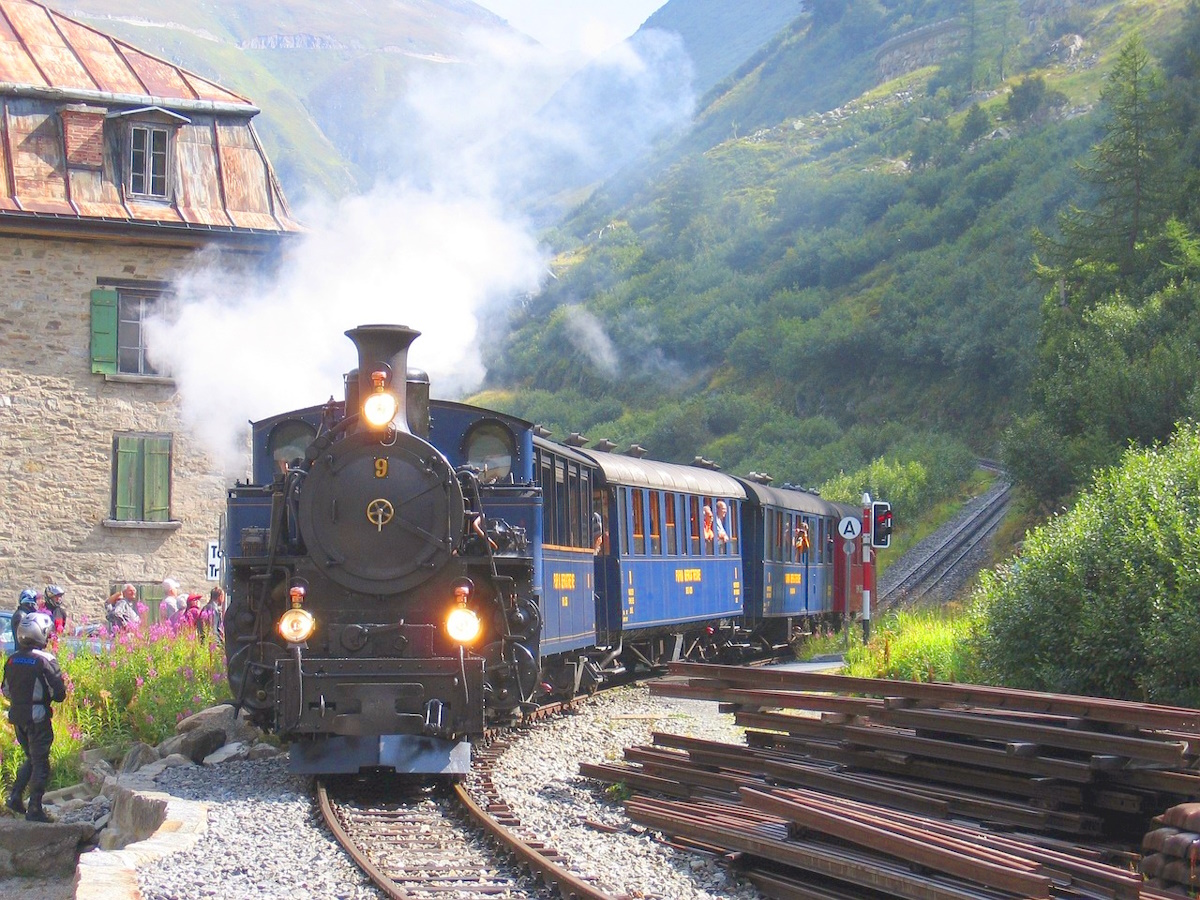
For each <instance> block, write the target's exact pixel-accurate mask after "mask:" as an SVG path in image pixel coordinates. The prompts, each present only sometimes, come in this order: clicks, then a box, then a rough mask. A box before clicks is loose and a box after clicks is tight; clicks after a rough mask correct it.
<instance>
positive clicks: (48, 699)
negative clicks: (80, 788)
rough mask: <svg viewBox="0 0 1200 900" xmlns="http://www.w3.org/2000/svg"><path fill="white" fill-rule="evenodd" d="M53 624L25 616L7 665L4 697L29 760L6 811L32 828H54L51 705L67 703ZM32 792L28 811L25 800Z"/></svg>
mask: <svg viewBox="0 0 1200 900" xmlns="http://www.w3.org/2000/svg"><path fill="white" fill-rule="evenodd" d="M53 631H54V620H53V619H51V618H50V616H48V615H46V613H44V612H32V613H27V614H26V615H24V616H22V618H21V624H20V625H18V626H17V632H16V634H17V652H16V653H13V654H12V655H11V656H9V657H8V659H6V660H5V661H4V680H3V681H2V682H0V691H2V692H3V693H4V696H5V697H7V698H8V703H9V707H8V721H9V722H11V723H12V726H13V730H14V731H16V733H17V743H18V744H19V745H20V747H21V749H22V750H23V751H24V752H25V759H24V761H23V762H22V763H21V765H20V767H19V768H18V769H17V774H16V777H15V778H14V779H13V787H12V792H11V793H10V794H9V795H8V797H7V799H6V801H5V802H6V805H7V806H8V808H9V809H11V810H12V811H13V812H15V813H23V814H24V815H25V818H26V819H27V820H28V821H30V822H51V821H53V819H51V818H50V816H48V815H47V814H46V811H45V810H44V809H43V808H42V795H43V794H45V793H46V785H47V784H48V783H49V781H50V747H51V745H53V743H54V726H53V724H52V722H51V720H52V718H53V710H52V708H51V704H52V703H59V702H62V701H63V700H65V699H66V698H67V686H66V683H65V682H64V681H63V676H62V670H61V669H60V668H59V667H58V660H56V659H55V658H54V655H53V654H52V653H49V652H48V651H47V650H46V642H47V641H49V640H50V635H51V633H52V632H53ZM26 787H28V788H29V806H28V807H26V805H25V802H24V800H23V794H24V793H25V788H26Z"/></svg>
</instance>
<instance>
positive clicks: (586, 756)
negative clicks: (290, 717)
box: [138, 687, 761, 900]
mask: <svg viewBox="0 0 1200 900" xmlns="http://www.w3.org/2000/svg"><path fill="white" fill-rule="evenodd" d="M654 731H664V732H670V733H674V734H684V735H689V736H693V737H700V738H706V739H711V740H721V741H726V742H730V743H742V736H741V730H740V729H738V728H736V727H735V726H734V725H733V717H732V716H730V715H726V714H721V713H718V712H717V704H715V703H710V702H705V701H693V700H676V699H669V698H658V697H655V698H651V697H650V696H649V691H648V690H647V689H646V688H645V687H626V688H618V689H616V690H613V691H609V692H606V693H604V694H603V695H601V696H598V697H596V698H593V699H592V700H591V701H589V702H588V703H585V704H582V705H581V706H580V708H579V710H578V711H576V712H574V713H570V714H567V715H564V716H561V717H556V718H554V719H551V720H549V721H548V722H544V723H541V724H539V726H538V727H537V728H536V729H534V730H533V731H531V733H529V734H528V735H526V736H523V737H521V738H520V739H519V740H518V741H516V743H515V744H514V745H513V746H512V747H511V748H510V749H508V750H507V751H506V752H505V754H504V756H503V757H502V759H501V760H500V762H499V763H498V765H497V767H496V770H495V772H494V773H493V778H494V781H495V784H496V786H497V788H498V789H499V791H500V793H501V795H502V796H503V797H504V798H505V800H507V801H508V803H509V805H510V806H511V807H512V809H513V811H514V812H515V813H516V814H517V815H518V816H519V817H520V819H521V823H522V826H523V828H524V830H525V831H526V832H527V833H529V834H533V835H536V836H537V837H538V839H539V840H541V841H543V842H544V843H546V844H548V845H550V846H553V847H555V848H556V849H558V850H559V851H560V852H561V853H563V854H564V855H566V856H567V857H568V858H569V859H570V860H572V862H573V864H574V866H575V867H576V868H577V869H578V870H579V871H580V872H582V873H583V874H584V875H586V876H588V877H591V878H594V879H595V881H596V883H597V884H598V885H599V886H600V887H601V888H602V889H603V890H605V891H608V892H609V893H611V894H613V895H614V896H618V897H619V896H622V895H625V896H628V897H631V898H646V900H709V898H713V900H716V898H720V900H758V898H759V897H761V894H759V893H758V891H757V890H755V888H754V887H753V886H752V885H750V884H749V883H748V882H743V881H740V880H738V879H736V877H734V876H731V874H730V873H729V872H728V871H727V870H726V869H725V868H724V867H722V866H720V865H718V864H716V862H715V861H713V860H711V859H707V858H705V857H702V856H699V855H695V854H690V853H685V852H682V851H679V850H676V849H674V848H671V847H668V846H666V845H665V844H664V843H663V842H662V841H661V840H660V839H659V836H658V835H656V834H654V833H652V832H647V831H646V830H644V829H641V828H640V827H637V826H632V825H631V824H630V822H629V820H628V819H627V818H626V816H625V814H624V811H623V809H622V807H621V804H620V802H618V801H610V800H609V799H608V798H607V794H606V787H607V786H606V785H604V784H601V783H598V782H595V781H592V780H591V779H587V778H583V777H582V776H580V775H579V764H580V763H581V762H613V761H616V760H619V759H621V757H622V752H623V750H624V749H625V748H626V747H628V746H632V745H635V744H645V743H649V741H650V735H651V733H652V732H654ZM309 783H310V780H309V778H307V777H301V776H292V775H289V774H287V759H286V757H277V758H274V759H267V760H259V761H255V762H250V761H237V762H227V763H221V764H219V765H215V766H192V767H181V768H173V769H167V770H166V771H164V772H163V773H162V774H161V775H160V776H159V777H158V782H157V784H158V786H159V788H160V789H161V790H163V791H166V792H167V793H170V794H172V795H173V796H176V797H179V798H180V799H184V800H198V801H204V802H206V803H207V804H208V805H209V811H208V831H207V833H206V834H204V835H203V836H202V837H201V838H200V840H199V841H198V842H197V843H196V845H195V846H194V847H193V848H192V849H191V850H188V851H182V852H179V853H176V854H174V855H171V856H167V857H164V858H162V859H160V860H159V861H157V862H156V863H154V864H152V865H147V866H145V867H143V868H141V869H139V871H138V881H139V885H140V888H141V891H142V894H143V897H144V900H211V898H216V897H219V898H220V900H318V898H338V900H374V898H378V897H382V894H381V893H380V892H379V891H377V890H376V889H375V888H374V887H373V886H372V885H371V884H370V882H369V881H368V880H367V879H366V877H365V876H363V875H362V874H361V873H360V872H359V871H358V870H357V869H356V868H355V867H354V866H353V864H352V863H351V862H350V861H349V859H348V858H347V857H346V856H345V854H344V853H343V852H342V851H341V850H340V849H339V848H338V847H337V845H336V843H335V842H334V840H333V838H332V836H330V835H329V834H328V833H327V832H326V831H325V829H324V827H323V826H322V824H321V822H320V814H319V812H318V811H317V810H316V808H315V806H314V804H313V801H312V799H311V794H310V790H309ZM588 822H593V823H601V824H603V825H606V826H611V827H612V828H615V829H619V830H617V831H612V832H609V831H607V830H603V829H597V828H594V827H589V826H588V825H587V824H586V823H588ZM446 900H450V897H447V898H446Z"/></svg>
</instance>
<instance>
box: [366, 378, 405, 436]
mask: <svg viewBox="0 0 1200 900" xmlns="http://www.w3.org/2000/svg"><path fill="white" fill-rule="evenodd" d="M371 382H372V383H373V384H374V385H375V392H374V393H373V394H368V395H367V397H366V399H365V400H363V403H362V414H363V418H364V419H366V420H367V422H368V423H369V424H370V425H371V426H372V427H374V428H383V427H384V426H386V425H389V424H390V423H391V421H392V420H393V419H394V418H396V413H397V412H398V411H399V409H400V401H399V400H398V399H397V398H396V395H395V394H393V393H392V392H391V391H389V390H388V389H387V384H388V373H387V372H372V373H371Z"/></svg>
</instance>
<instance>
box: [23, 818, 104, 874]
mask: <svg viewBox="0 0 1200 900" xmlns="http://www.w3.org/2000/svg"><path fill="white" fill-rule="evenodd" d="M95 836H96V829H95V828H94V827H93V826H92V824H91V823H90V822H68V823H60V822H52V823H50V824H45V823H41V822H26V821H25V820H24V819H15V818H4V819H0V878H8V877H11V876H14V875H18V876H21V877H24V878H46V877H51V876H63V875H70V874H71V873H72V872H74V871H75V863H76V860H78V858H79V853H80V851H81V850H82V849H83V848H84V847H85V846H87V845H89V844H91V843H92V842H93V841H94V840H95Z"/></svg>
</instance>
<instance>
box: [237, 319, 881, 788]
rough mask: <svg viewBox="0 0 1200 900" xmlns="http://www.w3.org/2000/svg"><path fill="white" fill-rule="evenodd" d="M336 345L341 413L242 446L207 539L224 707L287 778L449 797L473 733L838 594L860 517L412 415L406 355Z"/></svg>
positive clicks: (686, 473)
mask: <svg viewBox="0 0 1200 900" xmlns="http://www.w3.org/2000/svg"><path fill="white" fill-rule="evenodd" d="M346 335H347V336H348V337H349V338H350V339H351V340H352V341H353V342H354V344H355V346H356V348H357V351H358V368H357V369H355V370H354V371H352V372H350V373H349V374H348V375H347V376H346V379H345V394H344V399H342V400H333V399H331V400H330V401H329V402H328V403H326V404H324V405H319V406H312V407H308V408H305V409H299V410H294V411H291V412H286V413H282V414H280V415H277V416H273V417H271V418H269V419H265V420H263V421H260V422H255V423H253V425H252V447H253V452H252V477H251V479H250V480H249V482H247V483H241V482H239V483H238V484H236V485H235V486H234V487H232V488H231V489H230V491H229V496H228V507H227V515H226V524H225V532H224V535H223V544H224V553H225V559H226V587H227V591H228V597H229V607H228V610H227V613H226V622H225V625H226V654H227V662H228V673H229V682H230V686H231V689H232V691H233V694H234V697H235V699H236V700H237V702H238V703H239V704H241V705H242V707H243V708H245V709H246V710H248V711H249V713H250V714H251V716H252V718H253V720H254V721H255V722H256V723H257V724H259V725H260V726H262V727H263V728H265V729H268V730H270V731H273V732H275V733H277V734H278V735H279V736H280V737H281V738H284V739H286V740H289V741H290V742H291V763H290V765H291V769H292V771H294V772H298V773H312V774H335V773H359V772H364V771H374V770H394V771H396V772H398V773H436V774H447V775H454V774H462V773H465V772H466V771H468V770H469V767H470V761H471V742H472V741H473V740H477V739H478V738H479V737H480V736H481V735H483V734H484V733H485V730H486V729H487V728H488V727H490V726H491V725H493V724H499V723H504V722H510V721H513V720H515V719H517V718H519V717H521V716H522V715H524V714H526V713H528V712H530V711H532V710H533V709H536V708H537V706H538V705H539V704H541V703H544V702H547V701H550V700H552V699H564V698H569V697H572V696H574V695H576V694H578V693H580V692H587V691H591V690H595V689H596V688H597V687H598V686H600V685H601V684H603V683H605V682H606V681H607V680H610V679H612V678H613V677H615V676H617V675H619V674H621V673H624V672H627V671H629V670H632V669H639V668H641V669H654V668H655V667H659V666H661V665H663V664H664V663H666V662H668V661H671V660H674V659H685V658H686V659H693V660H717V659H720V660H729V659H737V658H739V657H740V656H742V655H745V654H748V653H752V652H755V651H756V650H759V649H762V648H769V647H772V646H778V645H780V644H782V643H784V642H786V641H787V640H788V639H789V638H790V637H791V636H792V634H793V631H794V630H795V629H796V628H797V626H798V625H803V624H804V623H806V622H811V621H814V620H816V619H817V618H819V617H825V616H838V615H840V614H843V613H845V612H846V611H847V606H848V598H851V597H853V596H854V595H855V593H856V590H857V591H861V568H860V564H859V563H858V560H859V559H860V554H857V553H851V552H849V550H850V549H852V547H851V546H850V545H847V546H845V547H844V546H843V544H844V543H845V542H843V541H842V540H841V538H840V536H839V535H838V531H837V528H836V525H837V523H838V521H839V519H840V518H842V517H843V516H845V515H848V514H849V515H856V514H859V513H860V512H861V511H857V510H854V509H852V508H849V507H844V506H840V505H837V504H833V503H829V502H827V501H825V500H823V499H821V498H820V497H819V496H817V495H816V494H814V493H809V492H804V491H800V490H791V489H781V488H773V487H771V486H770V485H769V484H768V483H767V480H768V479H766V478H765V477H761V476H754V477H748V478H735V477H732V476H729V475H726V474H723V473H721V472H719V471H717V469H716V467H715V466H712V465H711V464H707V463H706V462H705V461H703V460H698V461H697V463H698V464H696V465H691V466H685V465H677V464H672V463H665V462H657V461H652V460H649V459H647V458H645V455H644V453H642V452H641V451H640V448H637V447H634V448H631V450H630V451H629V452H626V453H614V452H612V451H613V450H614V449H615V448H614V447H613V446H612V445H611V444H609V443H608V442H601V443H600V444H599V445H594V446H592V447H591V448H588V449H585V447H584V445H585V444H586V443H587V441H586V439H583V438H580V437H579V436H578V435H572V436H571V437H570V438H569V439H568V440H567V441H565V442H555V441H551V440H550V439H549V436H548V434H547V433H546V432H545V430H544V429H541V428H539V427H538V426H535V425H533V424H531V423H529V422H526V421H523V420H521V419H518V418H515V417H513V416H508V415H504V414H502V413H498V412H494V411H490V410H487V409H481V408H478V407H474V406H469V405H465V404H461V403H455V402H449V401H431V400H430V393H429V379H428V377H427V376H426V375H425V374H424V373H423V372H420V371H418V370H415V369H410V368H409V367H408V351H409V347H410V345H411V343H412V342H413V341H414V340H415V339H416V338H417V337H418V333H417V332H415V331H413V330H411V329H409V328H406V327H404V326H399V325H369V326H362V327H359V328H355V329H352V330H350V331H348V332H346ZM843 549H846V550H847V552H845V553H843V552H842V550H843Z"/></svg>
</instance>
